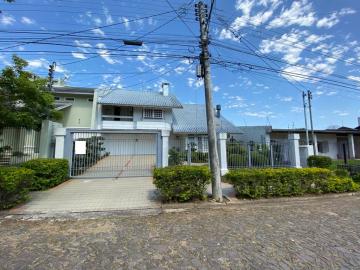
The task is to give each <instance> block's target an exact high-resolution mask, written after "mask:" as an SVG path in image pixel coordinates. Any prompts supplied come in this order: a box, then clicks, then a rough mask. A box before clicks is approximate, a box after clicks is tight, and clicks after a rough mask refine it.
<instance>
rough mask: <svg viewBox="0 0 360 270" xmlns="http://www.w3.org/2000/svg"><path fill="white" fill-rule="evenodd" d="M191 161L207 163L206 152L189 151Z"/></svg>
mask: <svg viewBox="0 0 360 270" xmlns="http://www.w3.org/2000/svg"><path fill="white" fill-rule="evenodd" d="M191 162H192V163H207V162H208V153H202V152H191Z"/></svg>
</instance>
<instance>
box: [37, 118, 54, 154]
mask: <svg viewBox="0 0 360 270" xmlns="http://www.w3.org/2000/svg"><path fill="white" fill-rule="evenodd" d="M51 136H52V124H51V121H49V120H44V121H42V123H41V132H40V149H39V157H41V158H49V157H50V148H51Z"/></svg>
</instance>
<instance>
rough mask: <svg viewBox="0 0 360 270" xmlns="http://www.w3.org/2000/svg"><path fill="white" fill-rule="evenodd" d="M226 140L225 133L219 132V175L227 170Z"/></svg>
mask: <svg viewBox="0 0 360 270" xmlns="http://www.w3.org/2000/svg"><path fill="white" fill-rule="evenodd" d="M226 140H227V133H219V137H218V149H219V150H218V152H219V159H220V172H221V175H225V174H226V173H227V172H228V171H229V170H228V167H227V158H226Z"/></svg>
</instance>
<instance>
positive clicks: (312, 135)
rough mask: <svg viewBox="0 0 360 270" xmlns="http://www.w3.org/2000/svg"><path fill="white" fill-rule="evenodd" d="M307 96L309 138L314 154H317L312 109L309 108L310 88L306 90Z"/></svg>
mask: <svg viewBox="0 0 360 270" xmlns="http://www.w3.org/2000/svg"><path fill="white" fill-rule="evenodd" d="M307 97H308V104H309V114H310V126H311V140H312V144H313V149H314V156H316V155H317V150H316V149H317V147H316V145H315V143H316V142H315V133H314V125H313V117H312V110H311V100H312V93H311V91H310V90H308V91H307Z"/></svg>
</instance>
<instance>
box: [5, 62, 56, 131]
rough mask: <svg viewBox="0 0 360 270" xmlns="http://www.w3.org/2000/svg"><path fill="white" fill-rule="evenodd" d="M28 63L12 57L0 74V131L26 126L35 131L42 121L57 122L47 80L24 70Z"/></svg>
mask: <svg viewBox="0 0 360 270" xmlns="http://www.w3.org/2000/svg"><path fill="white" fill-rule="evenodd" d="M27 65H28V63H27V62H26V61H25V60H24V59H21V58H20V57H18V56H16V55H14V56H13V65H12V66H9V67H5V68H4V69H3V70H2V71H1V74H0V128H2V127H6V126H9V127H26V128H33V129H38V128H39V127H40V126H41V121H42V120H44V119H59V118H60V116H61V115H60V114H59V112H57V111H55V110H54V97H53V95H52V93H50V92H49V91H48V90H47V88H46V85H47V80H46V79H43V78H40V77H37V76H35V75H34V74H33V73H31V72H29V71H25V70H24V68H25V67H26V66H27Z"/></svg>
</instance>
